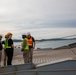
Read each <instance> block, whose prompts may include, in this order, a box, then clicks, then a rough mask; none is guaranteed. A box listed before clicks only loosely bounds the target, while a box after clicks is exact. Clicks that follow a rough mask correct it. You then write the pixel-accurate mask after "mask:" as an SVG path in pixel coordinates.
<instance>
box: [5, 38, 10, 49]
mask: <svg viewBox="0 0 76 75" xmlns="http://www.w3.org/2000/svg"><path fill="white" fill-rule="evenodd" d="M8 40H9V39H7V40H5V48H11V46H8Z"/></svg>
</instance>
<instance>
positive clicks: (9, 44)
mask: <svg viewBox="0 0 76 75" xmlns="http://www.w3.org/2000/svg"><path fill="white" fill-rule="evenodd" d="M7 36H8V39H7V40H6V45H5V46H6V50H5V52H6V57H7V65H12V59H13V52H14V45H13V40H12V33H11V32H8V33H7Z"/></svg>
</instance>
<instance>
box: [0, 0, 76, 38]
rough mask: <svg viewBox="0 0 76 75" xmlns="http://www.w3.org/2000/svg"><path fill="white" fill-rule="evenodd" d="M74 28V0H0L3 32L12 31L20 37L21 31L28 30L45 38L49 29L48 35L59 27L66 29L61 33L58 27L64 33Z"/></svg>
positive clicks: (0, 22)
mask: <svg viewBox="0 0 76 75" xmlns="http://www.w3.org/2000/svg"><path fill="white" fill-rule="evenodd" d="M49 28H50V29H49ZM52 28H53V30H57V31H56V32H57V34H55V33H53V32H54V31H53V32H52V33H50V32H51V30H52ZM62 28H63V29H62ZM64 28H65V29H64ZM66 28H67V30H66ZM70 28H71V29H70ZM73 28H74V29H73ZM75 28H76V0H0V33H2V34H6V32H9V31H11V32H12V33H13V34H14V38H21V36H20V35H21V34H23V33H26V32H31V33H32V34H33V36H35V38H47V35H46V34H47V33H48V37H49V38H52V36H53V37H56V36H55V35H58V34H59V30H61V29H62V30H63V31H65V30H66V32H64V33H63V31H61V34H62V35H63V34H64V35H63V36H66V35H72V34H75V33H76V31H75V30H76V29H75ZM44 29H45V30H46V33H43V34H40V36H39V34H38V32H39V31H41V30H42V31H41V32H43V31H45V30H44ZM68 30H70V31H69V32H67V31H68ZM48 31H49V32H48ZM36 34H38V35H36ZM54 34H55V35H54ZM61 34H59V35H61ZM44 36H45V37H44Z"/></svg>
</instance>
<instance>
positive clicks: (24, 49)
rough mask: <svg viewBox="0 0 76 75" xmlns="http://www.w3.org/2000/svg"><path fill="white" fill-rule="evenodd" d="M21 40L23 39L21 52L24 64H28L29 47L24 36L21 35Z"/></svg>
mask: <svg viewBox="0 0 76 75" xmlns="http://www.w3.org/2000/svg"><path fill="white" fill-rule="evenodd" d="M22 38H23V40H22V49H21V51H22V52H23V59H24V63H28V62H29V46H28V42H27V38H26V35H25V34H23V35H22Z"/></svg>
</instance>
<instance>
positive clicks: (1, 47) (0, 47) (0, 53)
mask: <svg viewBox="0 0 76 75" xmlns="http://www.w3.org/2000/svg"><path fill="white" fill-rule="evenodd" d="M1 40H2V35H1V34H0V66H1V58H2V49H3V46H2V42H1Z"/></svg>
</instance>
